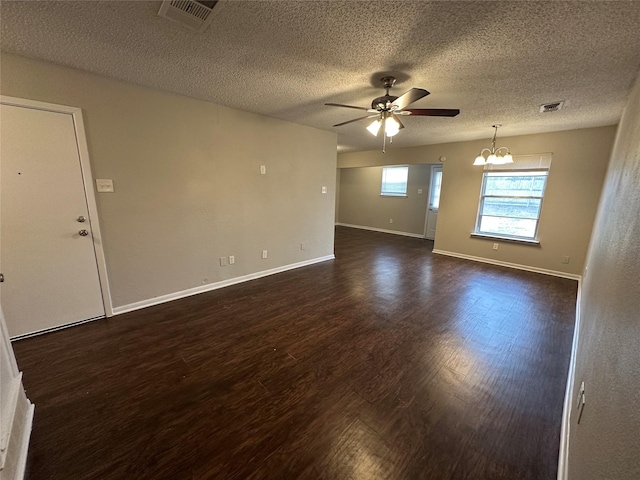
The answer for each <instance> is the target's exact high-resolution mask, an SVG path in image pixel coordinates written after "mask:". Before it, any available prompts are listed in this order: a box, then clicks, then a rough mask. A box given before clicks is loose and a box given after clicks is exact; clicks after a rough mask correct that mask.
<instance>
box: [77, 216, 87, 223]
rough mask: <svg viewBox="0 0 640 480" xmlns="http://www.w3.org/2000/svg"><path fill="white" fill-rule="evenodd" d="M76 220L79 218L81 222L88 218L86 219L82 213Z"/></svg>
mask: <svg viewBox="0 0 640 480" xmlns="http://www.w3.org/2000/svg"><path fill="white" fill-rule="evenodd" d="M76 220H77V221H78V222H80V223H84V222H86V221H87V219H86V218H84V217H83V216H82V215H80V216H79V217H78V218H76Z"/></svg>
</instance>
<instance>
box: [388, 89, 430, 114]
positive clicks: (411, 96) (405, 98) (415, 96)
mask: <svg viewBox="0 0 640 480" xmlns="http://www.w3.org/2000/svg"><path fill="white" fill-rule="evenodd" d="M427 95H429V92H427V91H426V90H425V89H424V88H412V89H411V90H409V91H408V92H406V93H403V94H402V95H400V96H399V97H398V98H396V99H395V100H394V101H393V102H391V107H392V108H393V107H397V108H396V109H397V110H402V109H403V108H405V107H407V106H408V105H409V104H411V103H413V102H415V101H416V100H420V99H421V98H423V97H426V96H427Z"/></svg>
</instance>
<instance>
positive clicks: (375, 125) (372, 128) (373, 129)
mask: <svg viewBox="0 0 640 480" xmlns="http://www.w3.org/2000/svg"><path fill="white" fill-rule="evenodd" d="M381 126H382V120H380V119H379V118H378V119H376V120H374V121H373V122H371V125H369V126H368V127H367V130H369V133H370V134H371V135H373V136H374V137H377V136H378V132H379V131H380V127H381Z"/></svg>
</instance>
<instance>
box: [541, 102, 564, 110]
mask: <svg viewBox="0 0 640 480" xmlns="http://www.w3.org/2000/svg"><path fill="white" fill-rule="evenodd" d="M563 106H564V100H561V101H559V102H552V103H545V104H544V105H540V113H547V112H557V111H558V110H561V109H562V107H563Z"/></svg>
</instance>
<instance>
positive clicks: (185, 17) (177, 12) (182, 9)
mask: <svg viewBox="0 0 640 480" xmlns="http://www.w3.org/2000/svg"><path fill="white" fill-rule="evenodd" d="M216 3H217V1H196V0H164V1H163V2H162V5H161V6H160V11H159V12H158V15H160V16H161V17H164V18H168V19H169V20H172V21H174V22H177V23H179V24H181V25H182V26H184V27H187V28H188V29H190V30H195V31H196V32H201V33H202V32H204V31H205V30H206V29H207V27H208V26H209V24H210V23H211V20H213V15H212V14H211V12H213V7H214V6H215V4H216Z"/></svg>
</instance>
